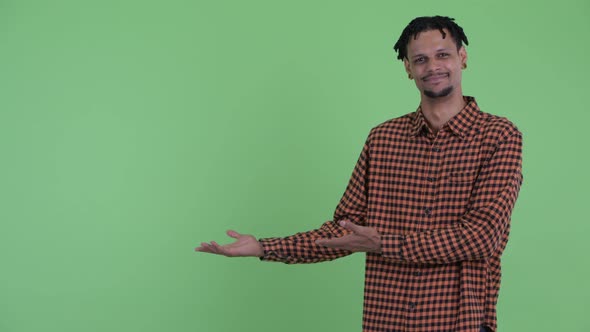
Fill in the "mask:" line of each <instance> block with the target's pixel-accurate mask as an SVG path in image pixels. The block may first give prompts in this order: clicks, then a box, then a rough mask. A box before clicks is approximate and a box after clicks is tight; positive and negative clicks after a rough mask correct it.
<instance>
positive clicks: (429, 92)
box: [424, 85, 453, 98]
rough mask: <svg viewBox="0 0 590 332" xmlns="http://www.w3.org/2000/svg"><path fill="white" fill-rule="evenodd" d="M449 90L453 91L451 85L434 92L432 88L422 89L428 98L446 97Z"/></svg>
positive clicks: (449, 92)
mask: <svg viewBox="0 0 590 332" xmlns="http://www.w3.org/2000/svg"><path fill="white" fill-rule="evenodd" d="M451 92H453V86H452V85H451V86H448V87H446V88H444V89H442V90H440V91H439V92H434V91H432V90H424V94H425V95H426V96H427V97H430V98H440V97H446V96H448V95H450V94H451Z"/></svg>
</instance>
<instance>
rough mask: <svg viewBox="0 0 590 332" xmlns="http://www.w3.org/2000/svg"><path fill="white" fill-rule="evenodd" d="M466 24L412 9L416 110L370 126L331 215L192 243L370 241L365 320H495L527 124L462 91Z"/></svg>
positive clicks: (409, 60)
mask: <svg viewBox="0 0 590 332" xmlns="http://www.w3.org/2000/svg"><path fill="white" fill-rule="evenodd" d="M463 43H465V44H468V41H467V37H466V36H465V34H464V33H463V29H462V28H461V27H459V26H458V25H457V24H456V23H454V19H452V18H448V17H441V16H434V17H418V18H416V19H414V20H412V21H411V22H410V24H409V25H408V26H407V27H406V28H405V29H404V31H403V32H402V35H401V36H400V38H399V40H398V41H397V43H396V44H395V46H394V49H395V50H396V51H397V52H398V59H400V60H402V61H403V63H404V66H405V69H406V72H407V73H408V77H409V78H410V79H412V80H414V82H415V83H416V87H417V88H418V90H419V91H420V105H419V107H418V109H417V110H416V111H415V112H413V113H409V114H406V115H404V116H402V117H399V118H395V119H392V120H389V121H386V122H384V123H382V124H380V125H378V126H376V127H375V128H373V129H372V130H371V132H370V133H369V136H368V138H367V140H366V143H365V145H364V147H363V150H362V152H361V155H360V158H359V160H358V162H357V164H356V166H355V168H354V171H353V174H352V177H351V179H350V182H349V183H348V186H347V188H346V191H345V193H344V195H343V197H342V199H341V201H340V203H339V204H338V206H337V207H336V211H335V213H334V220H333V221H328V222H326V223H324V224H323V225H322V226H321V227H320V228H319V229H316V230H312V231H309V232H303V233H297V234H295V235H292V236H288V237H284V238H265V239H259V240H257V239H256V238H255V237H253V236H251V235H242V234H238V233H237V232H235V231H228V235H229V236H231V237H233V238H235V239H236V241H235V242H234V243H232V244H229V245H225V246H220V245H218V244H217V243H215V242H211V243H202V244H201V246H200V247H198V248H196V250H197V251H202V252H209V253H214V254H221V255H226V256H256V257H260V259H261V260H265V261H279V262H284V263H287V264H294V263H315V262H320V261H326V260H332V259H335V258H338V257H343V256H345V255H349V254H351V253H353V252H366V271H365V278H366V281H365V299H364V311H363V331H415V332H435V331H436V332H448V331H454V332H480V331H496V302H497V299H498V292H499V288H500V275H501V271H500V256H501V255H502V252H503V251H504V248H505V247H506V243H507V241H508V234H509V231H510V215H511V213H512V208H513V206H514V203H515V201H516V198H517V196H518V192H519V190H520V186H521V184H522V172H521V148H522V134H521V133H520V132H519V130H518V129H517V128H516V127H515V126H514V125H513V124H512V123H511V122H510V121H509V120H507V119H506V118H502V117H498V116H495V115H491V114H488V113H485V112H482V111H481V110H480V109H479V107H478V105H477V103H476V101H475V99H474V98H473V97H468V96H463V94H462V89H461V71H462V70H463V69H465V68H466V67H467V52H466V51H465V47H464V46H463Z"/></svg>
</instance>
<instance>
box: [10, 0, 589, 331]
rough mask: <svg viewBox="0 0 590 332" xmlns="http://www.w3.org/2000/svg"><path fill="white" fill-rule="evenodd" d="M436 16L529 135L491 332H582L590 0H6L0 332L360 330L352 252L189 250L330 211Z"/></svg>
mask: <svg viewBox="0 0 590 332" xmlns="http://www.w3.org/2000/svg"><path fill="white" fill-rule="evenodd" d="M436 14H440V15H448V16H451V17H454V18H456V19H457V22H458V23H459V24H460V25H461V26H462V27H463V28H464V29H465V32H466V34H467V36H468V38H469V40H470V41H471V43H470V45H469V46H468V47H467V52H468V56H469V59H468V64H469V67H468V69H467V70H466V71H464V76H463V89H464V93H465V94H466V95H472V96H475V97H476V98H477V101H478V103H479V104H480V106H481V108H482V110H484V111H486V112H490V113H494V114H497V115H502V116H506V117H508V118H510V119H511V120H512V121H513V122H514V123H515V124H516V125H517V126H518V127H519V128H520V130H521V131H522V132H523V133H524V178H525V182H524V185H523V188H522V190H521V194H520V197H519V200H518V202H517V205H516V208H515V210H514V213H513V221H512V233H511V239H510V242H509V244H508V248H507V250H506V252H505V254H504V256H503V279H502V289H501V293H500V300H499V304H498V315H499V322H498V323H499V327H500V328H499V331H501V332H511V331H519V332H520V331H537V332H541V331H547V332H549V331H551V332H555V331H568V332H577V331H580V332H581V331H589V330H590V323H589V320H588V318H587V315H588V313H589V312H590V283H589V281H588V280H589V279H590V278H589V272H590V264H589V261H590V260H589V258H588V253H590V241H588V235H589V233H590V226H589V223H588V219H589V218H588V207H589V206H588V203H587V201H588V194H587V193H588V188H589V186H590V181H589V176H588V166H589V165H588V164H589V160H590V159H589V157H588V144H587V143H588V138H587V136H588V135H587V131H588V130H587V128H588V123H589V121H590V115H589V109H588V105H587V103H586V102H585V101H586V99H587V98H588V94H589V88H590V84H589V83H588V79H589V77H590V70H589V66H588V58H589V53H590V47H589V46H588V41H589V37H588V36H589V33H590V4H589V2H588V1H550V2H543V1H541V2H539V1H486V2H479V1H460V2H459V1H420V2H416V3H412V2H408V1H405V2H397V1H365V2H362V1H354V2H352V1H335V0H331V1H310V0H304V1H297V2H296V1H289V2H286V1H276V0H275V1H270V0H268V1H260V0H255V1H182V0H172V1H166V2H164V1H161V2H149V1H104V0H103V1H92V2H91V1H62V0H56V1H35V2H33V1H8V0H0V152H1V156H2V158H1V160H0V202H1V208H0V264H1V267H0V332H24V331H27V332H29V331H31V332H32V331H44V332H48V331H60V332H69V331H76V332H78V331H142V332H146V331H273V332H274V331H284V332H287V331H343V332H345V331H351V332H352V331H360V330H361V317H362V296H363V268H364V256H363V255H362V254H356V255H353V256H348V257H346V258H343V259H340V260H336V261H333V262H327V263H323V264H313V265H297V266H294V265H285V264H277V263H266V262H260V261H258V260H257V259H256V258H244V259H236V258H234V259H230V258H225V257H220V256H213V255H206V254H202V253H195V252H194V251H193V248H194V247H196V246H198V245H199V243H200V242H201V241H211V240H217V241H219V242H221V243H228V242H230V240H231V239H229V238H228V237H227V236H226V235H225V231H226V230H227V229H229V228H232V229H235V230H237V231H239V232H243V233H250V234H254V235H255V236H257V237H269V236H286V235H290V234H293V233H295V232H299V231H304V230H309V229H313V228H316V227H318V226H319V225H321V223H323V222H324V221H326V220H330V219H331V217H332V214H333V211H334V208H335V207H336V204H337V203H338V201H339V199H340V197H341V195H342V193H343V192H344V189H345V187H346V184H347V182H348V179H349V176H350V174H351V172H352V168H353V166H354V163H355V162H356V159H357V157H358V155H359V153H360V149H361V147H362V144H363V142H364V140H365V138H366V135H367V134H368V132H369V130H370V129H371V128H372V127H374V126H375V125H377V124H379V123H381V122H384V121H386V120H388V119H391V118H394V117H398V116H401V115H403V114H406V113H409V112H412V111H414V110H415V109H416V107H417V106H418V102H419V94H418V91H417V89H416V87H415V86H414V84H413V82H411V81H409V80H408V79H407V76H406V74H405V72H404V70H403V66H402V63H401V62H400V61H398V60H396V58H395V57H396V55H395V53H394V52H393V50H392V47H393V44H394V43H395V41H396V40H397V38H398V37H399V34H400V33H401V31H402V30H403V28H404V27H405V26H406V25H407V23H409V21H410V20H411V19H412V18H414V17H416V16H423V15H436Z"/></svg>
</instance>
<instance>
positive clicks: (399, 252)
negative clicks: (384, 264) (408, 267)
mask: <svg viewBox="0 0 590 332" xmlns="http://www.w3.org/2000/svg"><path fill="white" fill-rule="evenodd" d="M405 244H406V237H405V236H403V235H391V234H385V235H381V255H382V256H383V257H385V258H390V259H395V260H402V258H403V248H404V245H405Z"/></svg>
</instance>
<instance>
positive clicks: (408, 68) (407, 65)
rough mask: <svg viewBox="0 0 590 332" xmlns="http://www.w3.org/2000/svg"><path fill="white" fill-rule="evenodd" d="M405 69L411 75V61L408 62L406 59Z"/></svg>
mask: <svg viewBox="0 0 590 332" xmlns="http://www.w3.org/2000/svg"><path fill="white" fill-rule="evenodd" d="M404 68H405V69H406V73H407V74H408V75H409V74H411V73H412V72H411V71H410V61H408V59H406V58H404Z"/></svg>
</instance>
